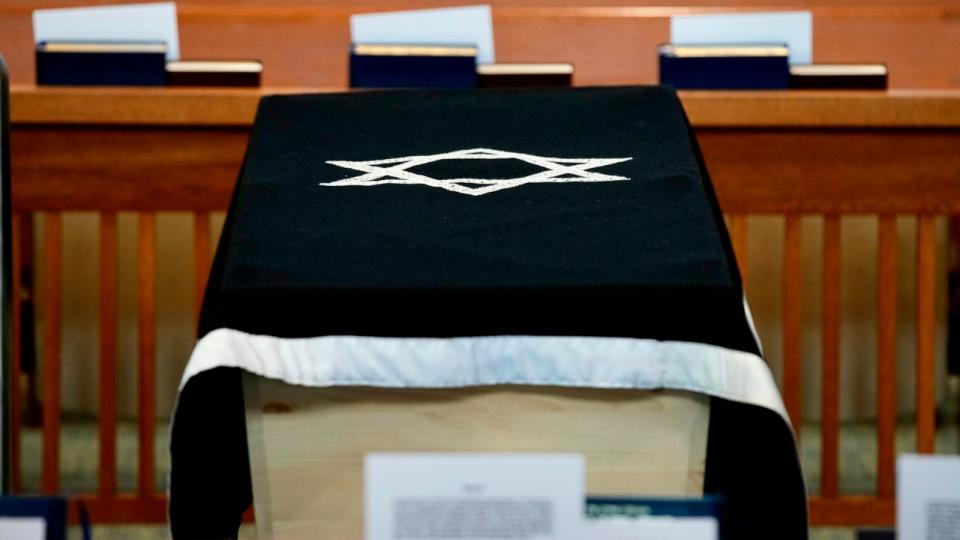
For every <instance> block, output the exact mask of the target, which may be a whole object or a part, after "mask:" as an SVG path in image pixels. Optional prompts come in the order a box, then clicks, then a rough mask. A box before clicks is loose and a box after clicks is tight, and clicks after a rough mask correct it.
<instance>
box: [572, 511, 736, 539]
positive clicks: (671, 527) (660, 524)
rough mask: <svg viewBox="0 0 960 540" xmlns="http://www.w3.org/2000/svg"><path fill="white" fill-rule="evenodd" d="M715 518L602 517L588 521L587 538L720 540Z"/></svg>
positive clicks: (584, 536)
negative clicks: (718, 539)
mask: <svg viewBox="0 0 960 540" xmlns="http://www.w3.org/2000/svg"><path fill="white" fill-rule="evenodd" d="M718 534H719V533H718V529H717V520H716V519H715V518H712V517H684V518H674V517H645V518H603V519H588V520H587V521H586V528H585V534H584V535H583V538H584V540H717V535H718Z"/></svg>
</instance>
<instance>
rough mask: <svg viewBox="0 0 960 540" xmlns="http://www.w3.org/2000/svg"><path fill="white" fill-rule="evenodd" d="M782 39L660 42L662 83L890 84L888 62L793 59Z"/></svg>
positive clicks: (769, 86) (726, 86) (738, 86)
mask: <svg viewBox="0 0 960 540" xmlns="http://www.w3.org/2000/svg"><path fill="white" fill-rule="evenodd" d="M789 52H790V51H789V48H788V47H787V45H785V44H779V43H773V44H769V43H742V44H676V43H668V44H664V45H660V47H659V48H658V53H659V56H660V83H661V84H668V85H671V86H673V87H675V88H678V89H684V90H778V89H779V90H786V89H860V90H866V89H881V90H882V89H885V88H887V66H886V65H884V64H881V63H864V64H807V65H793V66H791V65H790V63H789Z"/></svg>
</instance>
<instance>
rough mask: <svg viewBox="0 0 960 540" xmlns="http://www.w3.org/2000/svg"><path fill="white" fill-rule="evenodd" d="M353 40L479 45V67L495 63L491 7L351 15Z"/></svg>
mask: <svg viewBox="0 0 960 540" xmlns="http://www.w3.org/2000/svg"><path fill="white" fill-rule="evenodd" d="M350 39H351V41H353V42H354V43H402V44H427V45H435V44H464V45H476V46H477V62H478V63H480V64H492V63H494V62H495V55H494V52H493V15H492V14H491V11H490V6H465V7H455V8H440V9H418V10H413V11H393V12H387V13H365V14H362V15H352V16H351V17H350Z"/></svg>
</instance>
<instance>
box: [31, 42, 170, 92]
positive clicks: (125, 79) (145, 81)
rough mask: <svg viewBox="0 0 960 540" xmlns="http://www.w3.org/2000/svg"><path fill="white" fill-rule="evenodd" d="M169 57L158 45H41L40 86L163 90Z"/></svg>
mask: <svg viewBox="0 0 960 540" xmlns="http://www.w3.org/2000/svg"><path fill="white" fill-rule="evenodd" d="M166 54H167V46H166V44H164V43H159V42H156V43H154V42H150V43H146V42H122V43H121V42H110V43H92V42H41V43H38V44H37V84H62V85H78V86H163V85H165V84H166V83H167V71H166V69H167V59H166Z"/></svg>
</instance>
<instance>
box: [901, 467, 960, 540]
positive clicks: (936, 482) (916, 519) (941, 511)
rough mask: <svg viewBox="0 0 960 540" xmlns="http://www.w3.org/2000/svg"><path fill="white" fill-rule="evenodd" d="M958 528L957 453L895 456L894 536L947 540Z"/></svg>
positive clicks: (959, 480)
mask: <svg viewBox="0 0 960 540" xmlns="http://www.w3.org/2000/svg"><path fill="white" fill-rule="evenodd" d="M958 530H960V456H932V455H925V456H921V455H903V456H900V458H899V459H898V460H897V538H909V539H910V540H946V539H950V538H957V536H956V534H957V531H958Z"/></svg>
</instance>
